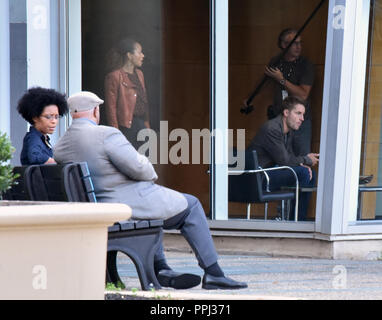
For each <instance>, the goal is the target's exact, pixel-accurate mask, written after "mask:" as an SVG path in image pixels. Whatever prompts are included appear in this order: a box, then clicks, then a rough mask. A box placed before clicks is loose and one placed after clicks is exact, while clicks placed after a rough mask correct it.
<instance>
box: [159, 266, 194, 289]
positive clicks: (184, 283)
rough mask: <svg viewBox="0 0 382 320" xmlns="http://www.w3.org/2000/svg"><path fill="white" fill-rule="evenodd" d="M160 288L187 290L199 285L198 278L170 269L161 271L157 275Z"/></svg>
mask: <svg viewBox="0 0 382 320" xmlns="http://www.w3.org/2000/svg"><path fill="white" fill-rule="evenodd" d="M157 279H158V281H159V283H160V285H161V286H162V287H170V288H174V289H189V288H192V287H196V286H197V285H199V284H200V280H201V279H200V276H197V275H195V274H191V273H180V272H176V271H173V270H170V269H162V270H160V271H159V272H158V274H157Z"/></svg>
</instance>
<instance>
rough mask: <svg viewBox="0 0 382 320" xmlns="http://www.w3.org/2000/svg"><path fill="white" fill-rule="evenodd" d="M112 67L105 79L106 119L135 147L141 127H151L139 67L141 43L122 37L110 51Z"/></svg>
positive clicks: (137, 144) (143, 83)
mask: <svg viewBox="0 0 382 320" xmlns="http://www.w3.org/2000/svg"><path fill="white" fill-rule="evenodd" d="M112 54H113V55H114V60H115V62H114V65H115V67H114V68H113V69H114V70H113V71H112V72H110V73H109V74H107V76H106V78H105V103H106V108H105V110H106V119H107V124H108V125H109V126H113V127H115V128H118V129H119V130H121V131H122V133H123V134H124V135H125V136H126V138H127V139H128V140H129V141H130V142H131V144H132V145H133V146H134V147H135V148H136V149H138V148H139V147H140V146H141V145H142V144H143V143H144V141H137V136H138V133H139V131H140V130H141V129H145V128H150V124H149V111H148V101H147V94H146V88H145V80H144V76H143V72H142V70H140V67H142V64H143V59H144V57H145V56H144V54H143V52H142V46H141V45H140V44H139V43H138V42H137V41H135V40H132V39H123V40H122V41H120V43H119V44H118V46H117V47H116V48H114V49H113V50H112Z"/></svg>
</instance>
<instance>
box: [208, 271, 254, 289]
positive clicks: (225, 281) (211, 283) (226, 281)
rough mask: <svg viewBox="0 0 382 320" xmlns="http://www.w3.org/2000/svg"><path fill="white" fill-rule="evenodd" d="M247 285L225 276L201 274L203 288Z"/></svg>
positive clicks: (241, 287) (236, 287) (228, 287)
mask: <svg viewBox="0 0 382 320" xmlns="http://www.w3.org/2000/svg"><path fill="white" fill-rule="evenodd" d="M247 287H248V285H247V284H246V283H245V282H238V281H235V280H233V279H231V278H228V277H226V276H222V277H214V276H212V275H210V274H208V273H207V274H204V276H203V283H202V288H203V289H227V290H228V289H244V288H247Z"/></svg>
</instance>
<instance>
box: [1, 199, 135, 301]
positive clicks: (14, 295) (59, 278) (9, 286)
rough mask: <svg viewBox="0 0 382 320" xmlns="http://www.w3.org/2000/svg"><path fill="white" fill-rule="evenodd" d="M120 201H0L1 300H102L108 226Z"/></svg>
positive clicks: (120, 213)
mask: <svg viewBox="0 0 382 320" xmlns="http://www.w3.org/2000/svg"><path fill="white" fill-rule="evenodd" d="M130 217H131V209H130V207H128V206H127V205H124V204H106V203H102V204H101V203H50V202H45V203H44V202H19V201H0V284H1V285H0V299H49V300H51V299H60V300H62V299H65V300H67V299H75V300H78V299H92V300H93V299H104V291H105V272H106V250H107V227H108V226H110V225H112V224H113V223H114V222H115V221H120V220H126V219H129V218H130Z"/></svg>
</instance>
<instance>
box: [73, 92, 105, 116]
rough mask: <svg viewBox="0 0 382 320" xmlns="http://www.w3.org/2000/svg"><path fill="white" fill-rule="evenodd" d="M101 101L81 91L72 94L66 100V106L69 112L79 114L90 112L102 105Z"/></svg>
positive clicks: (91, 94)
mask: <svg viewBox="0 0 382 320" xmlns="http://www.w3.org/2000/svg"><path fill="white" fill-rule="evenodd" d="M103 102H104V101H103V100H102V99H100V98H99V97H98V96H97V95H96V94H94V93H92V92H89V91H81V92H78V93H75V94H73V95H72V96H70V97H69V98H68V106H69V110H70V112H81V111H87V110H91V109H93V108H95V107H97V106H99V105H100V104H103Z"/></svg>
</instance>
